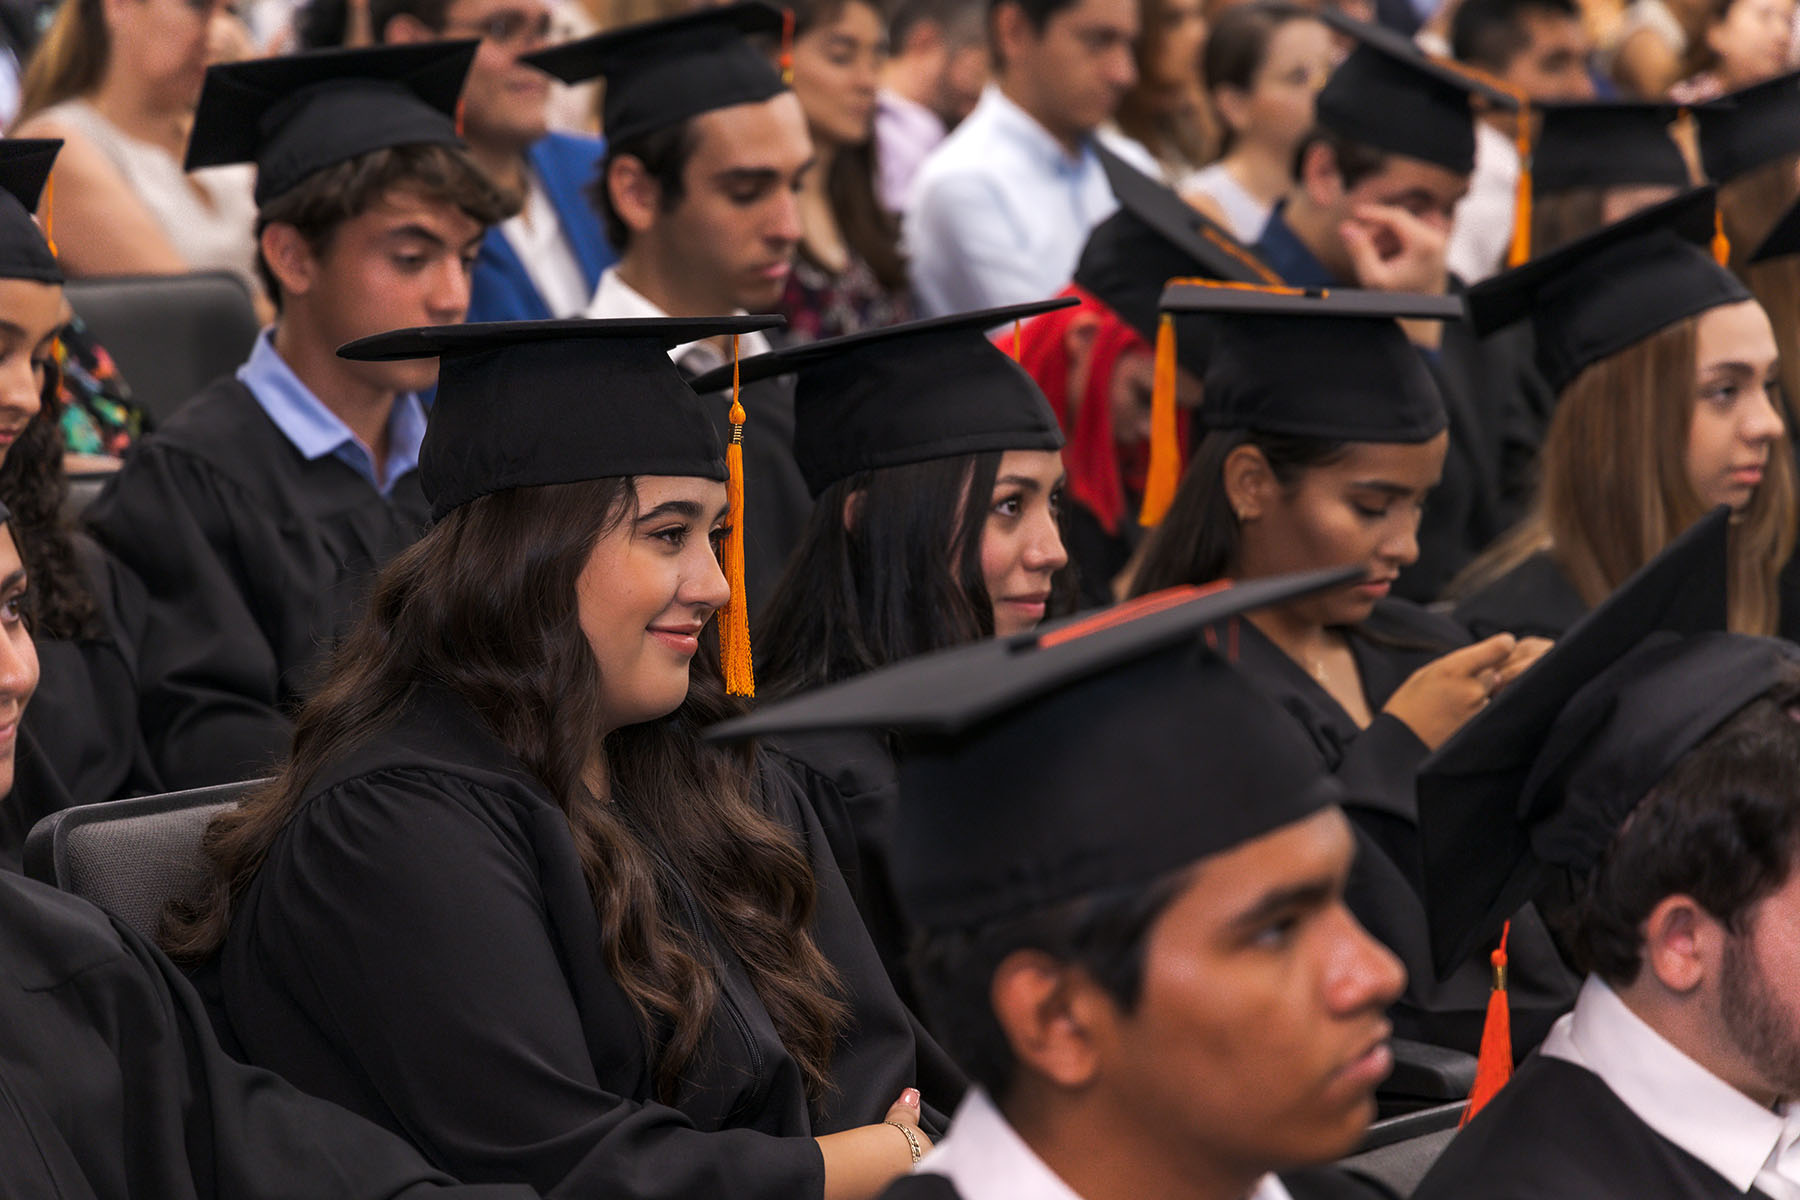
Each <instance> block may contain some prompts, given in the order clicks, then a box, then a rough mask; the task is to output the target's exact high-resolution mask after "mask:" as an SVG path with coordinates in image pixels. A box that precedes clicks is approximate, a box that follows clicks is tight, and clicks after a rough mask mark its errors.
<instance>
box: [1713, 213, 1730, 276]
mask: <svg viewBox="0 0 1800 1200" xmlns="http://www.w3.org/2000/svg"><path fill="white" fill-rule="evenodd" d="M1712 253H1713V261H1714V262H1717V263H1718V264H1719V265H1720V266H1721V267H1729V266H1730V265H1731V239H1730V238H1728V237H1726V236H1725V214H1723V213H1721V212H1720V211H1719V210H1718V209H1717V208H1715V209H1713V236H1712Z"/></svg>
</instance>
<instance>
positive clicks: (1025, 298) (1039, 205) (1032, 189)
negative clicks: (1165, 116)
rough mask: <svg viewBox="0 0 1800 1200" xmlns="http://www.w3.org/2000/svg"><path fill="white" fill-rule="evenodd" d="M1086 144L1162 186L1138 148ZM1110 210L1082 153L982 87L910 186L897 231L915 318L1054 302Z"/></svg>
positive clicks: (1100, 176)
mask: <svg viewBox="0 0 1800 1200" xmlns="http://www.w3.org/2000/svg"><path fill="white" fill-rule="evenodd" d="M1095 137H1096V139H1097V140H1099V141H1101V142H1103V143H1104V144H1105V145H1106V148H1107V149H1108V150H1111V151H1113V152H1115V153H1117V154H1119V155H1120V156H1122V157H1124V158H1125V159H1126V160H1127V161H1129V162H1130V163H1131V164H1132V165H1133V166H1136V167H1138V168H1139V169H1141V170H1142V171H1144V172H1145V173H1146V174H1148V175H1151V176H1153V177H1156V178H1161V171H1160V169H1159V168H1158V167H1157V165H1156V163H1154V162H1152V161H1150V159H1149V155H1148V154H1147V153H1146V152H1145V150H1144V148H1143V147H1142V146H1139V145H1138V144H1136V143H1135V142H1131V141H1129V140H1127V139H1123V138H1116V137H1111V136H1109V135H1107V134H1105V133H1100V134H1096V135H1095ZM1117 207H1118V201H1117V200H1115V199H1114V198H1113V193H1112V188H1111V186H1109V185H1108V184H1107V182H1106V172H1105V170H1104V169H1103V168H1102V167H1101V165H1100V159H1099V156H1098V155H1096V154H1095V153H1094V151H1093V149H1092V147H1091V146H1089V145H1084V146H1083V147H1082V148H1081V152H1080V153H1079V154H1076V155H1070V153H1069V152H1068V151H1067V150H1065V149H1064V148H1063V146H1062V143H1060V142H1058V141H1057V140H1056V139H1055V138H1054V137H1052V136H1051V135H1050V132H1049V131H1048V130H1047V129H1045V128H1044V127H1043V126H1042V125H1040V124H1038V123H1037V121H1036V120H1035V119H1034V118H1032V117H1031V116H1030V115H1029V114H1028V113H1026V111H1025V110H1024V109H1022V108H1020V107H1019V106H1018V105H1017V104H1014V103H1013V102H1012V101H1011V100H1009V99H1007V98H1006V95H1005V93H1003V92H1002V91H1001V90H1000V89H999V88H998V87H996V86H993V85H989V87H988V89H987V90H986V91H985V92H983V93H982V95H981V103H979V104H977V105H976V106H975V111H974V112H972V113H970V114H969V116H968V119H967V120H965V121H964V122H963V123H962V124H961V125H958V126H957V127H956V129H955V130H954V131H953V132H952V133H951V134H950V136H949V137H947V138H945V139H944V141H943V143H942V144H941V145H939V146H938V148H937V149H936V150H934V151H933V152H932V153H931V156H930V157H929V158H927V159H926V160H925V165H924V166H923V167H921V168H920V170H919V174H918V177H917V178H916V179H914V181H913V189H912V194H911V196H910V197H909V198H908V201H907V206H906V217H905V221H904V223H903V227H902V230H903V234H904V238H905V242H906V252H907V256H908V260H909V262H910V263H911V268H912V283H913V294H914V297H915V299H916V300H917V301H918V306H919V315H920V316H922V317H937V316H944V315H946V314H949V313H957V312H968V311H969V310H971V309H977V308H991V307H994V306H995V305H1000V304H1024V303H1027V302H1029V301H1032V300H1042V299H1045V298H1046V297H1048V296H1053V295H1055V294H1056V293H1057V292H1059V291H1061V290H1062V288H1063V286H1064V285H1065V284H1067V283H1068V282H1069V277H1070V276H1072V275H1073V274H1074V273H1075V263H1076V260H1077V259H1078V258H1080V257H1081V247H1082V245H1083V244H1084V243H1085V242H1086V241H1087V236H1088V233H1089V231H1090V230H1092V229H1093V228H1094V226H1096V225H1098V224H1099V223H1100V222H1101V221H1104V220H1105V219H1106V218H1107V217H1109V216H1111V215H1112V212H1113V210H1114V209H1115V208H1117Z"/></svg>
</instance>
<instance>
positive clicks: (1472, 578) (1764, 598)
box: [1450, 317, 1795, 635]
mask: <svg viewBox="0 0 1800 1200" xmlns="http://www.w3.org/2000/svg"><path fill="white" fill-rule="evenodd" d="M1698 323H1699V318H1698V317H1689V318H1688V319H1686V320H1684V321H1678V322H1676V323H1675V324H1673V325H1670V326H1668V327H1667V328H1665V329H1662V330H1660V331H1659V332H1657V333H1655V334H1653V335H1651V336H1650V337H1649V338H1647V339H1645V340H1644V341H1642V342H1639V343H1637V344H1636V345H1634V346H1630V347H1628V348H1626V349H1624V350H1621V351H1619V352H1618V353H1617V354H1614V355H1612V356H1611V357H1609V358H1605V359H1602V360H1601V361H1599V362H1597V363H1595V364H1593V365H1592V366H1590V367H1588V368H1587V370H1585V371H1583V372H1582V373H1581V374H1580V375H1578V376H1576V378H1575V379H1574V381H1573V382H1571V383H1570V384H1569V385H1568V386H1567V387H1566V388H1564V389H1563V391H1562V396H1561V398H1560V399H1559V400H1558V402H1557V406H1556V413H1555V415H1554V416H1553V417H1552V418H1551V419H1550V428H1549V430H1548V432H1546V434H1545V435H1544V445H1543V448H1542V449H1541V450H1540V451H1539V455H1540V457H1539V484H1538V495H1537V500H1536V504H1535V506H1534V508H1533V511H1532V512H1531V514H1530V515H1529V516H1527V517H1526V518H1525V520H1524V521H1522V522H1520V524H1519V525H1518V526H1516V527H1515V528H1514V529H1513V530H1511V531H1510V532H1509V533H1507V534H1506V535H1505V536H1503V537H1502V538H1501V539H1500V540H1499V541H1497V542H1496V543H1495V544H1494V545H1493V547H1491V548H1490V549H1489V550H1488V551H1487V553H1485V554H1483V555H1482V556H1481V557H1480V558H1478V559H1476V560H1475V562H1474V563H1472V564H1470V566H1469V567H1468V568H1467V569H1466V570H1465V571H1464V572H1463V574H1462V575H1461V576H1459V577H1458V579H1457V580H1456V582H1455V583H1453V584H1452V585H1451V588H1450V593H1451V595H1452V596H1466V595H1469V594H1470V593H1473V592H1476V591H1479V590H1480V589H1481V588H1483V587H1485V586H1486V585H1487V584H1489V583H1492V582H1493V581H1494V580H1496V579H1498V578H1500V576H1502V575H1504V574H1506V573H1507V572H1508V571H1510V570H1512V569H1513V568H1514V567H1516V566H1518V565H1519V564H1520V563H1521V562H1523V561H1524V560H1525V559H1527V558H1529V557H1531V555H1533V554H1536V553H1537V552H1539V551H1548V552H1549V554H1550V556H1551V558H1553V559H1554V560H1555V562H1556V564H1557V565H1558V566H1559V567H1561V568H1562V571H1563V574H1564V575H1566V576H1567V577H1568V580H1569V582H1570V583H1571V584H1572V585H1573V586H1574V588H1575V591H1576V593H1577V594H1579V595H1580V596H1581V599H1582V601H1583V603H1585V604H1587V605H1589V606H1590V607H1591V606H1593V605H1596V604H1599V603H1600V601H1602V600H1604V599H1605V598H1606V597H1607V596H1608V595H1610V594H1611V593H1612V592H1613V591H1614V590H1615V589H1616V588H1618V587H1619V585H1621V584H1622V583H1624V582H1625V580H1626V579H1628V578H1630V576H1631V574H1632V573H1633V572H1634V571H1636V570H1637V569H1638V568H1639V567H1641V566H1643V565H1644V564H1645V563H1647V562H1649V561H1650V559H1651V558H1653V557H1655V556H1656V554H1657V553H1658V552H1660V551H1661V550H1662V548H1663V547H1664V546H1666V545H1668V544H1669V542H1670V541H1672V540H1673V539H1674V538H1675V537H1676V536H1677V535H1678V534H1680V533H1681V532H1682V531H1683V530H1684V529H1686V528H1687V527H1688V526H1690V525H1692V524H1693V523H1694V522H1695V521H1697V520H1699V519H1700V518H1701V517H1703V516H1705V515H1706V506H1705V504H1704V503H1703V502H1702V500H1701V499H1700V497H1699V496H1698V495H1696V494H1695V492H1694V488H1693V485H1692V484H1691V483H1690V482H1689V480H1688V474H1687V467H1686V465H1685V462H1684V451H1685V448H1686V446H1687V441H1688V430H1689V427H1690V426H1691V424H1692V422H1693V416H1694V405H1695V404H1696V403H1697V397H1696V396H1695V388H1694V376H1695V371H1696V370H1697V363H1696V355H1697V349H1696V332H1695V331H1696V328H1697V326H1698ZM1791 436H1792V431H1791V430H1790V431H1789V434H1788V435H1787V436H1784V437H1783V438H1782V439H1781V440H1780V442H1778V443H1777V444H1776V445H1775V447H1774V448H1773V449H1772V450H1771V451H1770V453H1769V462H1768V466H1767V467H1766V468H1765V472H1764V475H1763V481H1762V485H1761V486H1760V487H1758V488H1757V489H1756V494H1755V496H1754V497H1753V498H1752V499H1751V501H1750V504H1749V505H1748V506H1747V507H1746V508H1745V510H1744V511H1743V512H1742V513H1741V514H1740V515H1739V516H1738V518H1737V520H1736V521H1734V522H1733V524H1732V527H1731V578H1730V582H1729V588H1730V621H1731V629H1732V630H1733V631H1734V632H1737V633H1756V634H1765V635H1767V634H1773V633H1774V632H1775V631H1776V626H1777V624H1778V619H1779V610H1780V602H1779V599H1778V596H1777V592H1776V583H1777V580H1778V578H1779V576H1780V574H1781V568H1782V566H1783V565H1784V564H1785V563H1786V562H1787V560H1788V557H1789V556H1790V555H1791V554H1792V552H1793V549H1794V529H1795V514H1794V504H1795V479H1794V453H1793V449H1792V442H1791V441H1790V438H1791Z"/></svg>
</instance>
